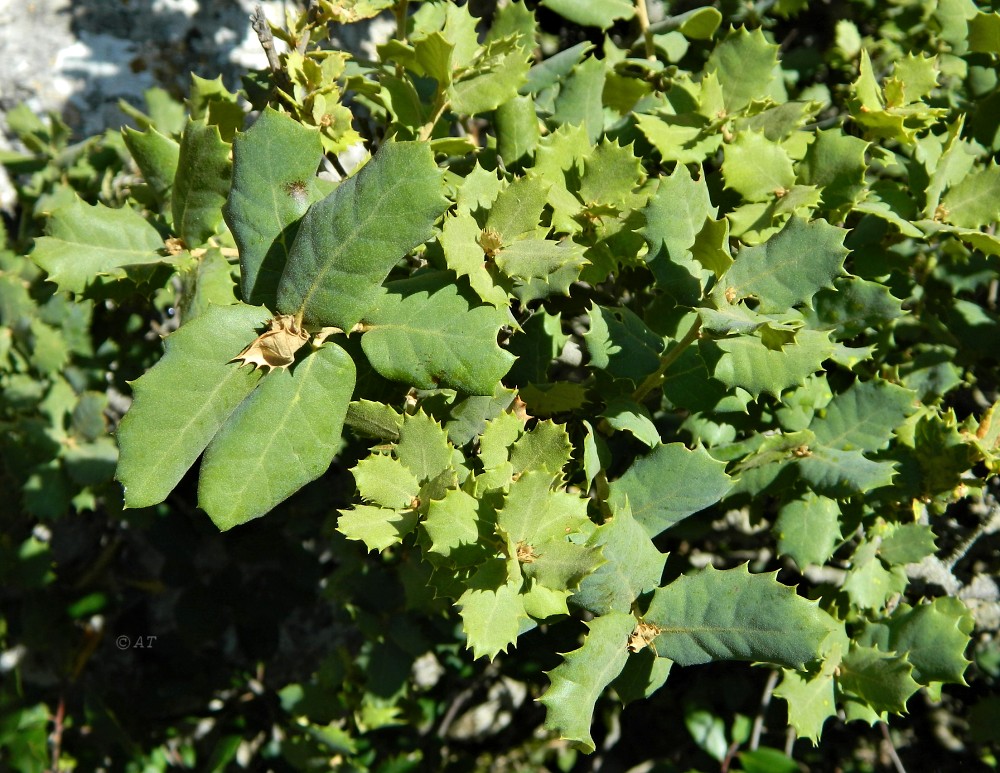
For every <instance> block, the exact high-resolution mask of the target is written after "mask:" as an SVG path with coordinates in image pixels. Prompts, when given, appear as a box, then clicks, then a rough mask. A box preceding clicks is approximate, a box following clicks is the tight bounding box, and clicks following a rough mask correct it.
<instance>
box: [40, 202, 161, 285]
mask: <svg viewBox="0 0 1000 773" xmlns="http://www.w3.org/2000/svg"><path fill="white" fill-rule="evenodd" d="M45 233H46V235H45V236H42V237H39V238H38V239H36V240H35V249H34V251H33V252H32V253H31V258H32V260H34V261H35V263H37V264H38V265H39V266H41V267H42V268H43V269H45V271H46V272H48V275H49V276H48V280H49V281H50V282H55V284H56V285H57V286H58V287H59V289H60V290H61V291H64V292H72V293H82V292H83V291H84V289H86V287H87V285H89V284H90V283H91V282H92V281H93V280H94V279H95V278H96V277H99V276H112V277H115V278H119V279H120V278H123V277H125V276H126V272H125V271H124V270H123V269H124V267H125V266H136V265H145V264H152V263H161V262H165V259H164V258H162V257H161V256H160V254H159V252H158V250H160V249H161V248H162V247H163V239H162V238H161V237H160V235H159V233H158V232H157V230H156V229H155V228H153V226H151V225H150V224H149V223H147V222H146V221H145V220H144V219H143V218H142V216H141V215H140V214H139V213H138V212H135V211H134V210H132V209H129V208H128V207H123V208H122V209H111V208H110V207H106V206H104V205H103V204H94V205H93V206H91V205H89V204H86V203H85V202H83V201H82V200H80V199H79V198H74V200H73V201H71V202H70V203H68V204H66V205H64V206H62V207H59V208H58V209H57V210H56V211H55V212H54V213H53V214H52V216H51V217H50V218H49V220H48V222H47V223H46V224H45Z"/></svg>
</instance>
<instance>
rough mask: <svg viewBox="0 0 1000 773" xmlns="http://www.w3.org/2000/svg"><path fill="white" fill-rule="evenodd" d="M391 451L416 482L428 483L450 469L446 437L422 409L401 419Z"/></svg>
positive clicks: (450, 449)
mask: <svg viewBox="0 0 1000 773" xmlns="http://www.w3.org/2000/svg"><path fill="white" fill-rule="evenodd" d="M394 450H395V453H396V458H397V459H399V461H401V462H402V463H403V464H405V465H406V466H407V467H408V468H409V470H410V472H412V473H413V474H414V475H416V477H417V480H419V481H425V480H430V479H431V478H434V477H435V476H437V475H439V474H440V473H442V472H444V470H445V469H447V468H448V467H449V466H451V459H452V451H453V449H452V447H451V444H450V443H449V442H448V434H447V433H446V432H445V431H444V429H443V428H442V427H441V425H440V424H438V423H437V422H436V421H434V419H432V418H431V417H430V416H428V415H427V414H426V413H424V412H423V410H422V409H421V410H419V411H417V412H416V413H415V414H407V415H405V416H403V424H402V426H401V427H400V429H399V443H397V444H396V447H395V449H394Z"/></svg>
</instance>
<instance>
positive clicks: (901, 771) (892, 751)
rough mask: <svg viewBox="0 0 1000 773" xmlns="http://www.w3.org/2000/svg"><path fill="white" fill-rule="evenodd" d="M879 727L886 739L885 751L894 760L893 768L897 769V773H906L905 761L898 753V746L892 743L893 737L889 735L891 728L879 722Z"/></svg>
mask: <svg viewBox="0 0 1000 773" xmlns="http://www.w3.org/2000/svg"><path fill="white" fill-rule="evenodd" d="M878 726H879V730H881V731H882V738H884V739H885V750H886V752H888V754H889V759H890V760H892V766H893V767H894V768H895V769H896V773H906V768H905V767H903V761H902V760H901V759H899V755H898V754H897V753H896V744H894V743H893V742H892V736H891V735H890V734H889V726H888V725H887V724H886V723H885V722H879V723H878Z"/></svg>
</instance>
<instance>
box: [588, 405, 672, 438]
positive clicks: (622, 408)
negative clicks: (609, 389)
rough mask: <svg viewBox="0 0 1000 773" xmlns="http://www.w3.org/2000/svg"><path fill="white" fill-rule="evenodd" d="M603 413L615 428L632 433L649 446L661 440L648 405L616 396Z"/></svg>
mask: <svg viewBox="0 0 1000 773" xmlns="http://www.w3.org/2000/svg"><path fill="white" fill-rule="evenodd" d="M601 415H602V416H603V417H604V418H606V419H607V420H608V424H610V425H611V426H612V427H613V428H614V429H616V430H618V431H619V432H629V433H631V434H632V435H633V436H634V437H635V439H636V440H639V441H641V442H643V443H645V444H646V445H647V446H648V447H649V448H652V447H653V446H656V445H658V444H659V442H660V433H659V431H658V430H657V429H656V425H655V424H653V418H652V417H651V416H650V415H649V411H648V410H647V409H646V406H644V405H640V404H639V403H637V402H635V401H634V400H629V399H627V398H623V397H619V398H615V399H614V400H611V401H610V402H609V403H608V404H607V406H606V407H605V409H604V413H602V414H601Z"/></svg>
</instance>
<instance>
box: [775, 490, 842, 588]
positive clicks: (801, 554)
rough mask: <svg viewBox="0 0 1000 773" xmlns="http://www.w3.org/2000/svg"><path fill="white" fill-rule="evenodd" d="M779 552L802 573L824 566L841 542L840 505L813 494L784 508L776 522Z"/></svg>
mask: <svg viewBox="0 0 1000 773" xmlns="http://www.w3.org/2000/svg"><path fill="white" fill-rule="evenodd" d="M774 532H775V536H776V537H777V538H778V552H779V553H781V554H782V555H785V556H789V557H791V558H792V560H793V561H795V563H796V565H798V567H799V569H805V568H806V567H807V566H822V565H823V564H825V563H826V561H827V559H829V558H830V556H832V555H833V551H834V548H836V546H837V542H838V541H839V540H840V505H839V504H838V503H837V501H836V500H835V499H829V498H827V497H824V496H820V495H818V494H815V493H813V492H811V491H810V492H807V493H806V494H805V496H803V497H802V498H801V499H794V500H792V501H791V502H788V503H786V504H784V505H782V507H781V509H780V510H779V511H778V518H777V520H776V521H775V522H774Z"/></svg>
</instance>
